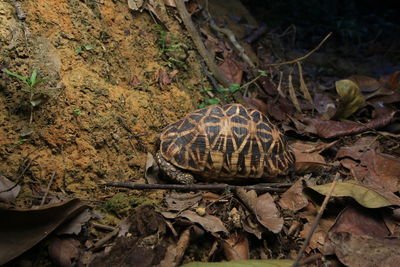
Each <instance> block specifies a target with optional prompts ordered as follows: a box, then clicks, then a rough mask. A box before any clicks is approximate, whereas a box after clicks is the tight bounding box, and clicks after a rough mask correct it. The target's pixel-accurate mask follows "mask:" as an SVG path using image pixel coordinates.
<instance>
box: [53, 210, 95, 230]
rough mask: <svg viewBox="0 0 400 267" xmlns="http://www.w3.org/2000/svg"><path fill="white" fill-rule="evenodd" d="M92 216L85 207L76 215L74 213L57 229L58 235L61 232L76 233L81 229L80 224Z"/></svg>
mask: <svg viewBox="0 0 400 267" xmlns="http://www.w3.org/2000/svg"><path fill="white" fill-rule="evenodd" d="M92 217H94V216H93V214H92V212H91V210H90V209H85V210H83V211H82V212H81V213H79V214H78V215H76V216H75V217H74V218H73V219H72V220H71V221H70V222H68V224H66V225H63V226H62V227H61V228H60V229H59V230H57V234H58V235H62V234H66V235H69V234H75V235H78V234H79V233H80V232H81V230H82V226H83V225H84V224H85V223H87V222H88V221H89V220H90V219H91V218H92Z"/></svg>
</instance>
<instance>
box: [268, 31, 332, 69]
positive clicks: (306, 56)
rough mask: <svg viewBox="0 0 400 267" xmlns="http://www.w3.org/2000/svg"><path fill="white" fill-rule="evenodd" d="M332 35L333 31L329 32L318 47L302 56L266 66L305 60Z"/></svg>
mask: <svg viewBox="0 0 400 267" xmlns="http://www.w3.org/2000/svg"><path fill="white" fill-rule="evenodd" d="M331 35H332V33H331V32H330V33H328V35H327V36H325V38H324V39H323V40H322V41H321V42H320V43H319V44H318V45H317V47H315V48H314V49H313V50H311V51H310V52H308V53H307V54H305V55H304V56H301V57H299V58H295V59H293V60H289V61H285V62H281V63H274V64H268V65H267V66H266V67H278V66H282V65H289V64H294V63H297V62H300V61H303V60H304V59H306V58H308V57H309V56H311V55H312V54H313V53H314V52H315V51H317V50H318V49H319V48H320V47H321V46H322V44H323V43H325V41H326V40H328V38H329V37H330V36H331Z"/></svg>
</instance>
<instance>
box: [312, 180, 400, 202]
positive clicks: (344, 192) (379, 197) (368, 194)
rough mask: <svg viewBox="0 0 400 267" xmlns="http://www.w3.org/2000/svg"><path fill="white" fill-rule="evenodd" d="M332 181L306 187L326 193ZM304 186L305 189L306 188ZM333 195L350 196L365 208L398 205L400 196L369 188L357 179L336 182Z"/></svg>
mask: <svg viewBox="0 0 400 267" xmlns="http://www.w3.org/2000/svg"><path fill="white" fill-rule="evenodd" d="M331 185H332V183H329V184H324V185H315V186H310V187H308V188H310V189H312V190H314V191H317V192H318V193H320V194H322V195H326V194H327V193H328V191H329V190H330V187H331ZM308 188H306V189H308ZM305 193H307V191H305ZM332 196H334V197H352V198H354V199H355V200H356V201H357V202H358V203H359V204H361V205H362V206H364V207H366V208H381V207H387V206H392V205H397V206H400V198H399V197H397V196H396V195H395V194H392V193H390V192H389V193H379V192H377V191H376V190H374V189H370V188H368V187H366V186H364V185H362V184H359V183H358V182H357V181H347V182H338V183H337V184H336V186H335V189H334V190H333V193H332Z"/></svg>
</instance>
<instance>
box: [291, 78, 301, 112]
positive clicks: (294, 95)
mask: <svg viewBox="0 0 400 267" xmlns="http://www.w3.org/2000/svg"><path fill="white" fill-rule="evenodd" d="M288 86H289V87H288V88H289V97H290V100H291V101H292V103H293V105H294V107H295V108H296V110H297V112H301V108H300V103H299V100H298V99H297V96H296V91H295V89H294V86H293V79H292V74H289V78H288Z"/></svg>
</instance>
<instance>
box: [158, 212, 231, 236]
mask: <svg viewBox="0 0 400 267" xmlns="http://www.w3.org/2000/svg"><path fill="white" fill-rule="evenodd" d="M161 214H162V215H163V216H164V217H165V218H167V219H174V218H176V217H182V218H186V219H188V220H189V221H191V222H193V223H198V224H200V225H201V226H202V227H203V228H204V229H205V230H206V231H208V232H210V233H218V232H224V233H225V234H228V230H227V229H226V227H225V226H224V224H223V223H222V221H221V220H220V219H219V218H218V217H216V216H212V215H208V214H206V215H204V216H200V215H198V214H197V213H196V212H194V211H191V210H185V211H183V212H181V213H173V212H168V211H165V212H161Z"/></svg>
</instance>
